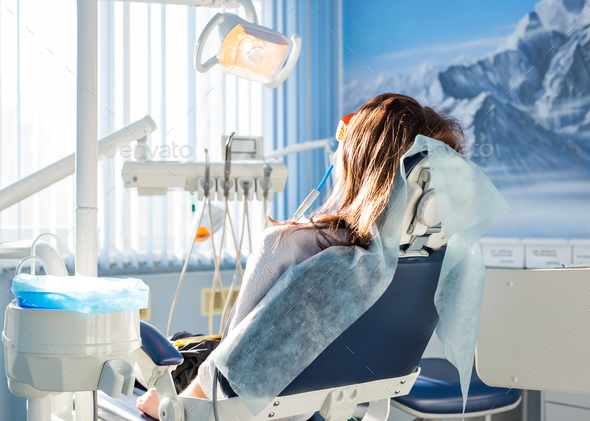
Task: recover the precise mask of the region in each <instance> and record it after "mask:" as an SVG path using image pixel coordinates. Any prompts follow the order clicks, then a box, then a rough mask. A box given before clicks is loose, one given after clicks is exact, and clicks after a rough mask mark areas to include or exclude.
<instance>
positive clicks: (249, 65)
mask: <svg viewBox="0 0 590 421" xmlns="http://www.w3.org/2000/svg"><path fill="white" fill-rule="evenodd" d="M230 3H231V4H230ZM235 3H237V4H241V5H242V6H243V7H244V9H245V10H246V16H247V19H248V20H245V19H242V18H240V17H239V16H237V15H235V14H233V13H218V14H216V15H215V16H214V17H213V18H212V19H211V20H210V21H209V23H208V24H207V26H205V29H204V30H203V32H202V33H201V36H200V37H199V40H198V41H197V44H196V45H195V51H194V65H195V68H196V69H197V70H198V71H199V72H201V73H205V72H207V71H208V70H210V69H211V68H212V67H214V66H215V65H216V64H218V63H219V65H220V66H221V67H222V68H223V69H224V71H225V72H226V73H232V74H233V75H235V76H238V77H241V78H244V79H248V80H252V81H254V82H261V83H264V85H265V86H267V87H268V88H276V87H277V86H279V85H280V84H281V83H283V82H284V81H285V79H287V77H288V76H289V74H290V73H291V71H292V70H293V68H294V67H295V64H297V60H298V59H299V53H300V52H301V37H300V36H299V35H298V34H294V35H293V36H292V37H291V41H292V42H293V48H290V47H291V42H289V40H288V39H287V37H285V36H284V35H282V34H279V33H277V32H273V31H272V28H270V29H269V28H266V27H264V26H261V25H258V17H257V16H256V10H255V9H254V6H253V5H252V1H251V0H238V1H236V0H228V1H226V2H225V3H223V5H225V6H230V7H231V5H234V4H235ZM215 27H218V29H219V37H220V39H221V40H222V41H221V45H220V47H219V52H218V53H217V55H216V56H213V57H211V58H210V59H209V60H207V61H206V62H205V63H203V62H202V60H201V59H202V55H203V49H204V46H205V43H206V42H207V39H208V38H209V36H210V35H211V33H212V32H213V30H214V29H215ZM289 49H291V54H290V55H289ZM287 56H289V59H288V60H287ZM286 60H287V64H286V65H285V66H284V67H283V64H285V61H286Z"/></svg>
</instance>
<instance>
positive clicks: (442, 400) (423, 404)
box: [394, 358, 522, 414]
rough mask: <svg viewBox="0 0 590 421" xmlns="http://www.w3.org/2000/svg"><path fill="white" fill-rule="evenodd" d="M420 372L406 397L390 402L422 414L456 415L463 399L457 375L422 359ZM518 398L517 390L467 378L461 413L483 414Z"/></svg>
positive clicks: (442, 361)
mask: <svg viewBox="0 0 590 421" xmlns="http://www.w3.org/2000/svg"><path fill="white" fill-rule="evenodd" d="M419 366H420V368H421V369H422V371H421V372H420V376H418V379H417V380H416V383H414V387H413V388H412V390H411V391H410V394H409V395H406V396H401V397H399V398H395V399H394V400H395V401H397V402H399V403H400V404H402V405H405V406H407V407H408V408H410V409H411V410H414V411H418V412H421V413H425V414H460V413H461V412H463V398H462V395H461V386H460V384H459V372H458V371H457V369H456V368H455V367H454V366H453V365H452V364H451V363H450V362H448V361H447V360H446V359H442V358H424V359H423V360H421V361H420V363H419ZM521 396H522V391H521V390H518V389H504V388H500V387H490V386H487V385H486V384H484V383H483V382H482V381H481V379H480V378H479V377H478V376H477V373H476V372H475V368H474V369H473V373H472V374H471V386H470V387H469V396H468V399H467V405H466V408H465V413H466V414H467V413H470V412H482V411H483V412H486V411H489V410H490V409H491V408H502V407H506V406H510V405H512V404H514V403H516V402H517V401H518V400H519V399H520V398H521Z"/></svg>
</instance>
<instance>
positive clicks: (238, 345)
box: [215, 136, 508, 415]
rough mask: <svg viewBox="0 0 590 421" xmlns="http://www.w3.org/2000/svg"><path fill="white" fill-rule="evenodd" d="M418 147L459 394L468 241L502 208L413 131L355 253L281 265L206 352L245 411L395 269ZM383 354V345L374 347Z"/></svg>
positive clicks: (306, 360) (470, 172) (470, 323)
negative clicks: (436, 224)
mask: <svg viewBox="0 0 590 421" xmlns="http://www.w3.org/2000/svg"><path fill="white" fill-rule="evenodd" d="M423 151H428V157H429V159H430V166H431V171H430V174H431V177H432V183H433V186H434V190H435V193H436V196H437V202H438V209H439V214H440V217H441V222H442V226H443V229H444V231H445V233H446V235H447V237H449V242H448V247H447V251H446V254H445V257H444V260H443V264H442V269H441V273H440V277H439V281H438V287H437V290H436V293H435V298H434V300H435V307H436V309H437V311H438V314H439V316H440V321H439V324H438V326H437V334H438V336H439V338H440V339H441V340H442V342H443V344H444V346H445V353H446V356H447V358H448V360H449V361H450V362H451V363H452V364H453V365H455V366H456V367H457V369H458V371H459V375H460V379H461V390H462V392H463V405H464V407H465V402H466V398H467V392H468V389H469V382H470V378H471V370H472V366H473V358H474V353H475V342H476V338H477V330H478V326H479V316H480V311H481V303H482V298H483V290H484V280H485V267H484V264H483V259H482V256H481V253H480V251H479V248H478V246H477V243H476V242H477V239H478V238H479V237H480V236H481V235H482V234H483V233H484V232H485V231H486V230H487V229H488V228H489V227H490V226H491V225H492V224H493V223H495V222H496V221H497V220H498V219H499V217H500V216H501V215H502V213H503V212H504V211H506V210H507V209H508V204H507V202H506V201H505V200H504V198H503V197H502V196H501V195H500V193H499V192H498V190H497V189H496V188H495V187H494V185H493V184H492V183H491V181H490V180H489V179H488V178H487V177H486V176H485V174H484V173H483V172H482V171H481V170H480V169H479V167H477V165H475V164H474V163H473V162H471V161H470V160H469V159H467V158H465V157H464V156H462V155H460V154H458V153H457V152H455V151H454V150H453V149H451V148H450V147H448V146H447V145H446V144H444V143H442V142H440V141H438V140H435V139H431V138H428V137H425V136H417V138H416V140H415V142H414V144H413V146H412V147H411V149H410V150H409V151H408V152H407V153H406V154H405V155H404V156H403V157H402V158H401V160H400V165H399V168H398V172H397V174H396V176H395V179H394V185H393V188H392V191H391V197H390V200H389V203H388V205H387V208H386V210H385V211H384V213H383V214H382V215H381V217H380V221H379V222H380V225H379V226H380V227H381V229H380V230H379V229H378V228H377V224H375V225H374V226H373V234H374V238H373V240H371V242H370V244H369V246H368V248H367V249H366V250H365V249H363V248H361V247H358V246H348V247H345V246H334V247H329V248H327V249H326V250H323V251H322V252H320V253H318V254H316V255H314V256H312V257H310V258H308V259H306V260H303V261H301V262H298V263H296V264H294V265H292V266H291V267H289V268H288V269H287V270H286V271H285V272H284V273H283V275H282V276H281V277H280V278H279V279H278V281H277V282H276V284H275V285H274V286H273V287H272V288H271V289H270V291H269V292H268V293H267V295H266V296H265V297H264V298H263V299H262V300H261V301H260V303H259V304H258V305H257V306H256V307H255V309H254V310H253V311H252V312H251V313H250V314H249V315H248V316H247V317H246V318H245V319H244V320H242V322H241V323H240V324H239V325H238V326H237V327H236V328H235V329H234V330H232V331H231V332H230V333H229V334H228V336H227V337H226V338H224V340H223V342H222V343H221V345H220V346H219V348H218V349H217V350H216V352H215V365H216V366H217V368H218V369H219V370H220V371H221V373H222V374H223V375H224V376H225V377H226V378H227V380H228V381H229V383H230V385H231V387H232V388H233V390H234V391H235V392H236V393H237V394H238V396H240V397H241V399H242V401H243V403H244V405H245V406H246V407H247V408H248V410H249V411H250V412H251V413H252V414H253V415H257V414H259V413H260V412H261V411H262V410H263V409H264V408H265V407H266V406H267V405H268V404H270V403H271V402H272V401H273V400H274V399H275V398H276V397H277V396H278V395H279V394H280V392H281V391H282V390H283V389H285V387H287V386H288V385H289V383H291V382H292V381H293V380H294V379H295V378H296V377H297V376H298V375H299V374H300V373H301V372H302V371H303V370H304V369H305V368H306V367H307V366H308V365H309V364H310V363H311V362H312V361H313V360H314V359H315V358H316V357H317V356H318V355H319V354H320V353H321V352H322V351H323V350H324V349H326V347H327V346H328V345H330V343H332V341H333V340H334V339H336V338H337V337H338V336H339V335H340V334H341V333H342V332H344V330H346V329H347V328H348V327H349V326H350V325H351V324H352V323H354V322H355V321H356V320H357V319H358V318H359V317H360V316H361V315H362V314H363V313H364V312H365V311H367V310H368V309H369V308H370V307H371V306H372V305H373V304H374V303H375V302H376V301H377V300H378V299H379V297H380V296H381V295H382V294H383V292H384V291H385V290H386V289H387V287H388V286H389V284H390V282H391V281H392V279H393V276H394V274H395V271H396V268H397V263H398V256H399V245H400V239H401V227H402V219H403V216H404V211H405V209H406V203H407V184H406V177H405V174H406V171H405V168H404V164H403V160H404V158H406V157H409V156H412V155H415V154H417V153H421V152H423ZM383 352H387V350H383Z"/></svg>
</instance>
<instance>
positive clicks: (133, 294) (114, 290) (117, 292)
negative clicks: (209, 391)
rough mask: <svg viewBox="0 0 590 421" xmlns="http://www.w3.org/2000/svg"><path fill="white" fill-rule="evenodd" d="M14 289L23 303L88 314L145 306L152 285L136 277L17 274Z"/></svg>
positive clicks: (136, 308)
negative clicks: (149, 285)
mask: <svg viewBox="0 0 590 421" xmlns="http://www.w3.org/2000/svg"><path fill="white" fill-rule="evenodd" d="M12 291H13V292H14V295H16V298H17V302H18V304H19V306H21V307H28V308H46V309H56V310H69V311H77V312H79V313H86V314H98V313H112V312H115V311H128V310H139V309H142V308H146V307H147V306H148V300H149V287H148V286H147V285H146V284H145V283H144V282H143V281H142V280H141V279H135V278H126V279H115V278H94V277H89V276H82V275H76V276H64V277H59V276H51V275H45V276H33V275H28V274H18V275H17V276H16V277H15V278H14V280H13V281H12Z"/></svg>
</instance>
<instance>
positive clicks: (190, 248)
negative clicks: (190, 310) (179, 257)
mask: <svg viewBox="0 0 590 421" xmlns="http://www.w3.org/2000/svg"><path fill="white" fill-rule="evenodd" d="M191 201H192V206H191V209H192V213H193V214H194V213H195V200H194V197H193V194H192V193H191ZM206 207H207V202H206V200H204V201H203V210H202V211H201V217H200V218H199V223H198V224H197V227H196V229H195V235H194V236H193V239H192V241H191V243H190V245H189V249H188V253H187V255H186V259H185V260H184V265H182V272H180V279H179V280H178V286H177V287H176V294H174V300H172V306H171V307H170V315H169V316H168V327H167V328H166V336H170V329H171V327H172V319H173V318H174V311H175V310H176V302H177V301H178V296H179V295H180V289H181V288H182V283H183V282H184V276H185V275H186V270H187V268H188V263H189V261H190V258H191V254H192V253H193V247H194V246H195V241H196V240H197V235H198V234H199V227H200V226H201V222H202V221H203V216H204V215H205V208H206ZM210 226H212V225H210Z"/></svg>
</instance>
